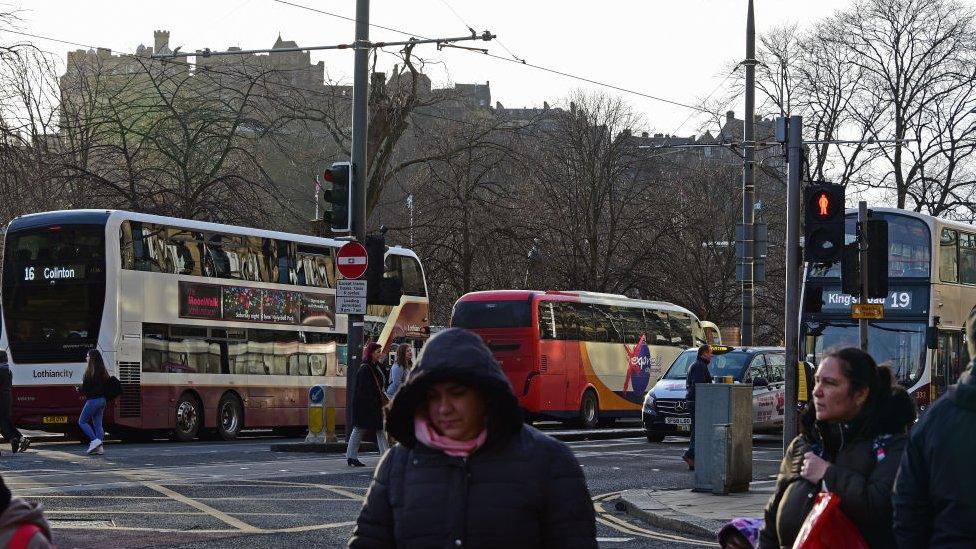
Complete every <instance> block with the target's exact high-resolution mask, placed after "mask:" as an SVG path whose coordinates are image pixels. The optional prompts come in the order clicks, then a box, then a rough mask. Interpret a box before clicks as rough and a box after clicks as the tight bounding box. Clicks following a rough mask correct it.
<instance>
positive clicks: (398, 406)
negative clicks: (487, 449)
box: [386, 328, 522, 448]
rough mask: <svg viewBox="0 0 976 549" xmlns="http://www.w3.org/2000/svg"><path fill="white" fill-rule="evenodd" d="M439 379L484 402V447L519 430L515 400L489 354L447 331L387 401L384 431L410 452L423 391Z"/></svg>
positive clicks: (461, 333)
mask: <svg viewBox="0 0 976 549" xmlns="http://www.w3.org/2000/svg"><path fill="white" fill-rule="evenodd" d="M442 381H456V382H458V383H462V384H465V385H469V386H471V387H473V388H475V389H477V390H478V391H480V392H481V393H482V394H483V395H484V396H485V398H486V399H487V400H488V441H487V442H486V445H492V444H494V443H495V442H497V441H499V440H503V439H508V438H509V437H511V436H514V435H515V434H516V433H518V432H519V430H520V429H521V428H522V409H521V408H520V407H519V403H518V398H516V396H515V393H513V392H512V386H511V385H510V384H509V382H508V378H506V377H505V374H504V373H503V372H502V369H501V366H499V365H498V362H497V361H496V360H495V357H494V356H492V354H491V350H489V349H488V346H487V345H485V343H484V341H482V340H481V338H480V337H478V336H477V335H476V334H474V333H472V332H469V331H467V330H463V329H461V328H450V329H448V330H444V331H443V332H440V333H438V334H437V335H435V336H433V337H431V338H430V339H429V340H428V341H427V344H426V345H424V348H423V351H422V352H421V353H420V356H419V357H418V358H417V364H416V365H415V366H414V368H413V370H411V371H410V374H409V375H408V376H407V380H406V381H405V382H404V384H403V386H401V387H400V390H398V391H397V393H396V395H395V396H394V397H393V402H391V403H390V407H389V411H388V413H387V416H386V430H387V431H388V432H389V433H390V434H391V435H392V436H393V437H394V438H395V439H396V440H397V441H398V442H400V443H401V444H403V445H404V446H407V447H408V448H412V447H413V446H414V445H415V444H416V443H417V439H416V437H415V436H414V431H413V429H414V425H413V420H414V416H415V415H416V413H417V408H418V407H420V406H421V405H422V404H423V403H424V401H425V400H426V398H427V390H428V388H430V386H431V385H434V384H435V383H439V382H442Z"/></svg>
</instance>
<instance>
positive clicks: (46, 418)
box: [41, 416, 68, 423]
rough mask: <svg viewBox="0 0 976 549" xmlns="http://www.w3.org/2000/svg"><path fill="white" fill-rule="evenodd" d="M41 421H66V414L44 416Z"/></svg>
mask: <svg viewBox="0 0 976 549" xmlns="http://www.w3.org/2000/svg"><path fill="white" fill-rule="evenodd" d="M41 423H68V416H44V417H42V418H41Z"/></svg>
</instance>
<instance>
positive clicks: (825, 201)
mask: <svg viewBox="0 0 976 549" xmlns="http://www.w3.org/2000/svg"><path fill="white" fill-rule="evenodd" d="M817 206H820V215H821V216H824V217H826V216H828V215H830V211H829V210H828V209H827V208H828V207H830V199H829V198H827V193H820V198H818V199H817Z"/></svg>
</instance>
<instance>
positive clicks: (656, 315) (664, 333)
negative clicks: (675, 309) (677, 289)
mask: <svg viewBox="0 0 976 549" xmlns="http://www.w3.org/2000/svg"><path fill="white" fill-rule="evenodd" d="M644 326H645V328H646V330H647V344H648V345H661V344H670V343H671V326H670V324H669V322H668V315H667V313H665V312H664V311H658V310H654V309H647V310H645V311H644Z"/></svg>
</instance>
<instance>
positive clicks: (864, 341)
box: [857, 200, 888, 353]
mask: <svg viewBox="0 0 976 549" xmlns="http://www.w3.org/2000/svg"><path fill="white" fill-rule="evenodd" d="M857 229H858V231H859V232H860V234H858V235H857V252H858V261H859V262H860V269H859V271H860V275H861V297H860V298H859V299H860V302H861V303H868V302H869V301H868V299H869V296H868V203H867V202H865V201H864V200H861V201H860V202H858V203H857ZM881 253H888V251H887V250H882V251H881ZM857 326H858V328H859V330H860V335H861V337H860V339H861V350H862V351H864V352H865V353H866V352H868V319H867V318H865V317H862V318H859V319H858V321H857Z"/></svg>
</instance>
